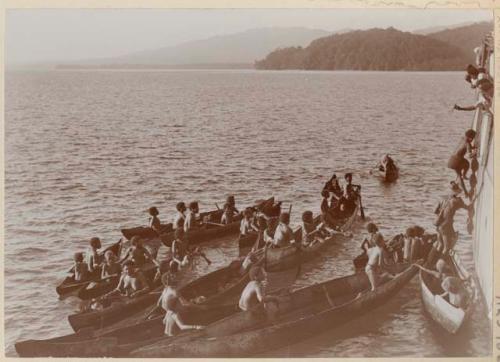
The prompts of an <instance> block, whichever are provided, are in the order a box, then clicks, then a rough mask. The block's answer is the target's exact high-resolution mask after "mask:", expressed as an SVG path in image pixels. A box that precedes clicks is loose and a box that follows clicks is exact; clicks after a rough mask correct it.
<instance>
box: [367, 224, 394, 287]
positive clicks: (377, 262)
mask: <svg viewBox="0 0 500 362" xmlns="http://www.w3.org/2000/svg"><path fill="white" fill-rule="evenodd" d="M373 235H374V241H375V246H374V247H371V248H368V250H367V254H368V263H367V264H366V267H365V272H366V275H367V276H368V280H369V281H370V285H371V290H372V291H374V290H375V289H376V288H377V284H378V281H379V280H380V279H381V278H391V279H392V278H393V276H392V275H391V274H389V273H387V272H385V271H384V270H383V266H384V248H385V242H384V238H383V237H382V235H381V234H380V233H374V234H373Z"/></svg>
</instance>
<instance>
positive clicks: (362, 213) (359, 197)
mask: <svg viewBox="0 0 500 362" xmlns="http://www.w3.org/2000/svg"><path fill="white" fill-rule="evenodd" d="M359 189H360V191H361V186H360V187H359ZM358 200H359V211H360V213H361V218H362V219H363V220H365V210H364V209H363V201H362V200H361V193H359V194H358Z"/></svg>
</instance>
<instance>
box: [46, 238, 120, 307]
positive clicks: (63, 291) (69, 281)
mask: <svg viewBox="0 0 500 362" xmlns="http://www.w3.org/2000/svg"><path fill="white" fill-rule="evenodd" d="M108 250H111V251H112V252H113V253H114V254H115V255H116V256H118V257H119V256H120V252H121V242H120V241H117V242H116V243H114V244H112V245H110V246H108V247H107V248H105V249H104V251H102V252H101V253H100V255H101V256H104V253H106V251H108ZM69 272H70V273H73V272H74V269H73V268H71V269H70V271H69ZM100 280H101V273H100V270H96V272H95V273H94V276H93V277H92V278H90V279H89V280H86V281H81V282H77V281H75V276H74V274H73V275H71V276H67V277H66V278H65V279H64V280H63V281H62V282H61V283H60V284H59V285H58V286H57V287H56V292H57V294H58V295H59V297H60V298H67V297H69V296H70V295H78V294H79V292H80V291H81V290H83V289H84V288H87V287H88V285H89V284H90V283H92V282H98V281H100Z"/></svg>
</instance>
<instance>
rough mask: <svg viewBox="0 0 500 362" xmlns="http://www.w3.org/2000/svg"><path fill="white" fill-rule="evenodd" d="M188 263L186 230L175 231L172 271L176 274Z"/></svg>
mask: <svg viewBox="0 0 500 362" xmlns="http://www.w3.org/2000/svg"><path fill="white" fill-rule="evenodd" d="M188 263H189V259H188V240H187V239H186V237H185V233H184V229H182V228H179V229H177V230H175V234H174V241H173V242H172V261H171V262H170V270H172V271H173V272H176V271H177V270H179V269H180V268H182V267H183V266H186V265H187V264H188Z"/></svg>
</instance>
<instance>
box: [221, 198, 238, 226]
mask: <svg viewBox="0 0 500 362" xmlns="http://www.w3.org/2000/svg"><path fill="white" fill-rule="evenodd" d="M239 213H240V212H239V211H238V209H237V208H236V201H235V199H234V196H232V195H231V196H228V197H227V199H226V203H225V204H224V207H223V211H222V218H221V224H231V223H232V222H233V219H234V217H235V216H236V215H238V214H239Z"/></svg>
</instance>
